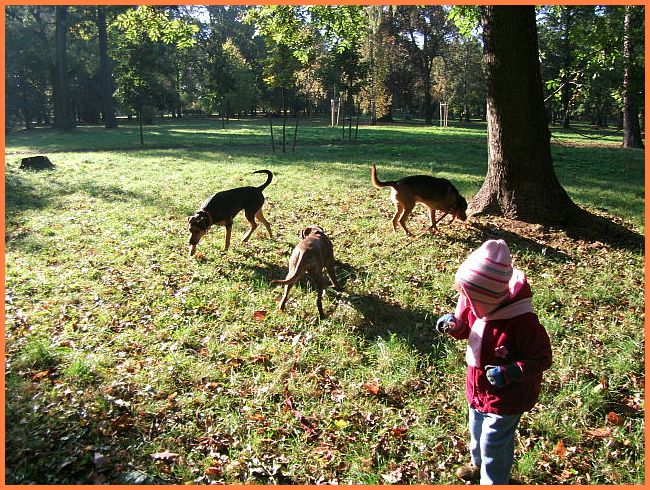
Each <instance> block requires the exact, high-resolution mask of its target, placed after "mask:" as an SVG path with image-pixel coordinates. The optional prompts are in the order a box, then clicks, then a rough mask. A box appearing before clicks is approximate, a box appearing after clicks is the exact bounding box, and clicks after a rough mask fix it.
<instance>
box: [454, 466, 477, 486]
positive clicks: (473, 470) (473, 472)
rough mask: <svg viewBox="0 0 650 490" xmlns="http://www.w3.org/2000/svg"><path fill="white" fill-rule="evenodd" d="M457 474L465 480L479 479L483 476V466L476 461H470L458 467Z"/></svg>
mask: <svg viewBox="0 0 650 490" xmlns="http://www.w3.org/2000/svg"><path fill="white" fill-rule="evenodd" d="M456 476H457V477H458V478H459V479H461V480H463V481H465V482H473V481H478V480H479V479H480V478H481V468H479V467H478V466H476V465H475V464H474V463H469V464H466V465H465V466H461V467H460V468H458V469H457V470H456Z"/></svg>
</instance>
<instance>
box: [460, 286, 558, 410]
mask: <svg viewBox="0 0 650 490" xmlns="http://www.w3.org/2000/svg"><path fill="white" fill-rule="evenodd" d="M516 291H517V292H516V293H515V295H514V297H513V298H512V301H509V302H508V303H505V304H504V305H502V307H500V308H499V309H501V308H503V307H506V306H508V305H511V304H513V303H515V302H517V301H519V300H521V299H524V298H530V297H532V291H531V289H530V286H529V285H528V284H527V282H526V280H525V278H523V281H522V283H520V284H519V285H518V286H517V288H516ZM461 294H463V293H461ZM458 313H460V315H459V314H458ZM459 316H460V318H459V319H460V320H461V321H457V328H456V329H455V330H454V331H453V332H450V335H452V336H453V337H454V338H456V339H458V340H461V339H467V338H468V337H469V335H470V331H471V330H472V327H473V326H474V325H475V322H476V316H475V315H474V312H473V311H472V309H471V308H470V307H469V306H466V307H464V308H462V309H461V311H460V312H458V311H457V313H456V317H457V318H458V317H459ZM497 316H498V315H497ZM479 349H480V355H479V359H480V367H474V366H472V365H469V364H468V366H467V378H466V393H467V401H468V402H469V405H470V407H472V408H474V409H476V410H479V411H481V412H489V413H495V414H499V415H514V414H519V413H523V412H526V411H528V410H530V409H531V408H533V407H534V406H535V404H536V403H537V400H538V397H539V393H540V389H541V383H542V372H543V371H545V370H546V369H548V368H549V367H550V366H551V362H552V353H551V342H550V340H549V337H548V334H547V333H546V330H545V329H544V327H543V326H542V325H541V324H540V323H539V320H538V318H537V315H536V314H535V313H533V312H528V313H523V314H521V315H518V316H515V317H514V318H510V319H505V320H488V321H487V322H486V324H485V329H484V331H483V335H482V339H481V341H480V347H479ZM510 363H516V364H517V365H518V366H519V368H520V369H521V371H522V376H521V378H520V379H519V380H518V381H516V382H513V383H510V384H509V385H506V386H504V387H502V388H499V387H497V386H494V385H492V384H491V383H490V382H489V381H488V379H487V377H486V376H485V366H486V365H493V366H499V365H504V364H510Z"/></svg>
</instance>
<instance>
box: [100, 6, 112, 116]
mask: <svg viewBox="0 0 650 490" xmlns="http://www.w3.org/2000/svg"><path fill="white" fill-rule="evenodd" d="M106 9H107V7H103V6H99V7H97V30H98V37H99V66H100V87H101V94H102V112H103V114H104V127H106V128H107V129H110V128H116V127H117V118H116V117H115V104H114V103H113V77H112V73H111V60H110V58H109V57H108V35H107V33H106Z"/></svg>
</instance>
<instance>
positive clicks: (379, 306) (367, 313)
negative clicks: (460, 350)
mask: <svg viewBox="0 0 650 490" xmlns="http://www.w3.org/2000/svg"><path fill="white" fill-rule="evenodd" d="M349 301H350V303H351V304H352V306H353V307H354V308H355V309H356V310H357V311H358V312H359V313H361V315H363V318H364V322H363V324H362V325H361V326H360V328H359V330H360V333H362V334H363V336H364V337H366V338H367V339H369V340H376V339H377V338H382V339H389V338H391V337H392V336H396V337H397V338H398V339H400V340H401V341H403V342H404V343H405V344H407V345H409V346H411V347H413V348H414V349H416V350H417V351H418V352H419V353H420V354H423V355H426V356H437V355H438V354H439V353H440V349H441V347H442V343H443V342H444V339H443V338H442V337H441V336H440V335H439V334H438V333H437V332H436V330H435V323H436V320H437V318H438V315H437V314H436V312H434V311H433V310H431V311H429V310H422V309H419V308H404V307H403V306H401V305H399V304H396V303H392V302H390V301H388V300H386V299H384V298H381V297H379V296H377V295H374V294H363V295H355V294H350V297H349Z"/></svg>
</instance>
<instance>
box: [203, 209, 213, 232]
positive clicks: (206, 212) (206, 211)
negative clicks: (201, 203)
mask: <svg viewBox="0 0 650 490" xmlns="http://www.w3.org/2000/svg"><path fill="white" fill-rule="evenodd" d="M201 211H203V212H205V214H207V215H208V219H209V220H210V223H209V224H208V228H209V227H210V226H212V225H213V224H214V219H213V218H212V214H211V213H210V211H208V210H207V209H206V208H203V209H202V210H201Z"/></svg>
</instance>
